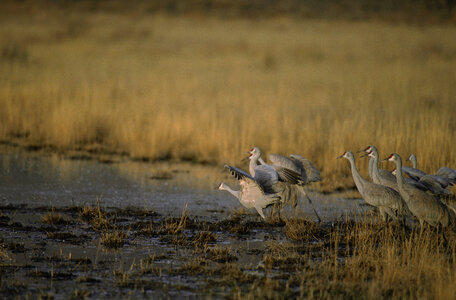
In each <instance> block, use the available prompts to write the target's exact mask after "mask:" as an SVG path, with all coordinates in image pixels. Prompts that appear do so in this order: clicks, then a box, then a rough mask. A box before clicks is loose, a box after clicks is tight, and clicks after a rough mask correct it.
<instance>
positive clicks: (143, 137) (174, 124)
mask: <svg viewBox="0 0 456 300" xmlns="http://www.w3.org/2000/svg"><path fill="white" fill-rule="evenodd" d="M0 25H1V26H0V36H1V37H2V38H1V39H0V49H1V50H0V70H1V71H0V106H1V107H2V109H1V110H0V139H1V140H6V141H12V142H15V143H20V144H26V145H33V146H37V147H43V146H45V147H50V148H51V149H57V150H58V151H67V150H68V149H86V148H91V147H92V148H93V145H97V149H100V151H104V152H110V153H112V152H116V153H127V154H128V155H129V156H131V157H132V158H138V159H183V160H192V161H199V162H216V163H236V162H238V161H239V159H240V158H241V156H242V155H241V153H243V152H245V151H246V150H248V149H250V148H251V147H252V146H253V145H257V146H259V147H261V148H262V149H263V150H264V151H265V152H266V153H269V152H278V153H283V154H288V153H301V154H302V155H304V156H306V157H308V158H310V159H311V160H312V161H314V162H315V165H316V166H317V167H318V168H319V169H320V170H321V171H322V174H323V178H324V182H323V187H322V188H323V189H325V190H332V189H336V188H340V187H345V186H352V185H353V183H352V181H351V179H350V178H348V176H347V175H348V167H347V166H346V165H345V164H343V163H341V162H338V161H336V160H335V157H336V156H337V155H340V154H341V153H342V152H343V151H344V150H346V149H351V150H359V149H361V148H363V147H366V146H367V145H369V144H375V145H376V146H377V147H378V149H379V150H380V152H381V154H380V155H381V156H383V155H387V154H389V153H390V152H393V151H395V152H398V153H400V154H402V155H404V156H407V155H409V154H410V153H415V154H417V156H418V159H419V164H420V168H422V169H424V170H426V171H435V170H436V169H437V168H438V167H440V166H442V165H448V166H450V167H456V165H454V162H455V161H456V153H455V152H454V151H452V149H453V146H452V141H454V140H455V138H456V131H455V127H456V124H455V122H454V115H455V114H456V106H455V105H453V104H454V99H455V95H456V93H455V89H454V86H456V71H455V70H456V39H454V38H453V37H454V36H455V35H456V28H455V27H454V26H451V25H432V26H431V25H427V26H424V27H417V26H414V25H405V24H395V25H391V24H385V23H380V22H374V21H372V22H365V21H362V22H347V21H328V20H326V21H318V20H313V21H309V20H300V21H298V20H291V19H287V18H278V19H271V20H257V21H249V20H240V19H215V18H197V17H185V18H184V17H182V18H173V17H165V16H160V15H146V14H141V13H136V14H135V15H134V16H133V15H129V14H125V15H122V14H117V13H108V12H105V13H103V12H97V13H93V12H92V13H91V12H89V11H86V12H77V11H75V12H74V13H73V14H71V17H69V16H67V15H65V14H62V13H59V14H57V13H52V12H51V11H49V12H48V11H45V10H43V11H41V12H40V14H34V15H28V14H25V13H24V14H17V15H14V16H10V15H2V18H1V19H0ZM365 167H366V161H363V162H362V166H361V169H365ZM385 167H386V166H385Z"/></svg>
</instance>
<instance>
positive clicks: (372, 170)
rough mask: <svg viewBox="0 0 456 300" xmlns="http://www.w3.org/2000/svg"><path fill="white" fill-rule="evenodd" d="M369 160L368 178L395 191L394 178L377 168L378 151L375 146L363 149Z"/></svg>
mask: <svg viewBox="0 0 456 300" xmlns="http://www.w3.org/2000/svg"><path fill="white" fill-rule="evenodd" d="M363 151H365V152H366V153H367V156H369V157H370V160H369V176H370V177H371V179H372V181H373V182H374V183H376V184H381V185H386V186H389V187H390V188H392V189H395V183H396V177H394V175H393V174H391V172H390V171H388V170H383V169H380V168H379V167H378V150H377V148H376V147H375V146H372V145H370V146H368V147H367V148H366V149H364V150H363Z"/></svg>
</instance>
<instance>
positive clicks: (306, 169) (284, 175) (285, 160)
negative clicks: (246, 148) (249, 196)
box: [249, 147, 321, 222]
mask: <svg viewBox="0 0 456 300" xmlns="http://www.w3.org/2000/svg"><path fill="white" fill-rule="evenodd" d="M249 159H250V164H249V171H250V174H254V173H255V169H256V168H257V164H258V162H259V163H260V164H261V166H266V167H270V168H272V169H274V170H275V171H276V172H277V174H278V178H279V181H283V182H284V183H285V184H288V185H290V186H291V187H292V188H293V187H296V188H297V190H298V191H300V192H301V193H302V194H303V195H304V196H305V197H306V198H307V200H308V201H309V203H310V205H311V206H312V209H313V211H314V213H315V215H316V216H317V218H318V221H319V222H321V218H320V216H319V215H318V213H317V211H316V210H315V207H314V206H313V203H312V200H311V199H310V198H309V196H308V195H307V193H306V191H305V190H304V185H306V184H308V183H310V182H315V181H320V180H321V177H320V172H318V170H317V169H316V168H315V167H314V165H313V164H312V163H311V162H310V161H309V160H308V159H306V158H304V157H303V156H301V155H298V154H292V155H290V157H286V156H283V155H280V154H270V155H269V160H270V161H271V163H272V164H267V163H266V162H265V161H264V160H263V159H262V158H261V150H260V149H259V148H258V147H253V148H252V150H250V157H249ZM282 203H284V204H285V203H289V204H291V205H293V206H294V207H296V206H297V204H298V202H297V197H290V198H288V197H282Z"/></svg>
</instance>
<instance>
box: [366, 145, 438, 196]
mask: <svg viewBox="0 0 456 300" xmlns="http://www.w3.org/2000/svg"><path fill="white" fill-rule="evenodd" d="M364 151H365V152H367V156H370V159H371V160H372V161H373V163H372V173H373V179H372V180H373V182H374V183H376V184H381V185H385V186H388V187H390V188H392V189H394V190H396V191H398V190H399V188H398V186H397V182H396V176H395V175H393V173H392V172H389V171H387V170H382V169H379V168H378V159H379V155H378V150H377V148H376V147H375V146H372V145H371V146H368V147H367V148H366V149H364ZM423 178H424V177H423ZM405 181H406V182H405V183H406V184H410V185H412V186H414V187H416V188H418V189H420V190H423V191H428V190H430V191H431V192H432V193H435V194H437V193H439V192H441V189H440V190H439V189H437V188H433V187H432V186H429V184H427V183H425V182H424V181H425V180H424V181H423V182H419V181H416V180H414V179H411V178H407V179H405Z"/></svg>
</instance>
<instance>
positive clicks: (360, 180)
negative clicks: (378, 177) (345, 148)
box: [348, 157, 367, 194]
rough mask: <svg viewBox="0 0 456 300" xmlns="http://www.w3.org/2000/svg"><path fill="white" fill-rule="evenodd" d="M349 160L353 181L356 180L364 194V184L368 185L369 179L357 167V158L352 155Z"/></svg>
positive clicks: (357, 185) (359, 189)
mask: <svg viewBox="0 0 456 300" xmlns="http://www.w3.org/2000/svg"><path fill="white" fill-rule="evenodd" d="M348 160H349V161H350V167H351V171H352V176H353V181H354V182H355V185H356V187H357V188H358V191H359V192H360V193H361V194H362V193H363V192H364V186H365V185H366V183H367V181H366V179H364V178H363V177H362V176H361V174H359V171H358V168H356V163H355V158H354V157H350V158H349V159H348Z"/></svg>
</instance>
